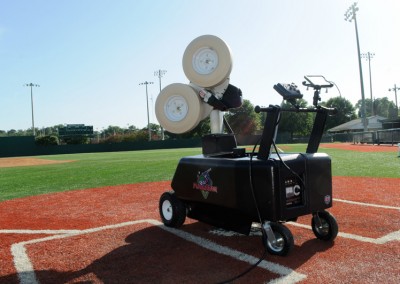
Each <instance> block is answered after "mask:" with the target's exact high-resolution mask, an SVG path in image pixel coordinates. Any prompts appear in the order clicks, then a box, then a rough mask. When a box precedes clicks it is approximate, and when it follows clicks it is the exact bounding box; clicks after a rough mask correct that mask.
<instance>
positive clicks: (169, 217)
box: [159, 191, 186, 228]
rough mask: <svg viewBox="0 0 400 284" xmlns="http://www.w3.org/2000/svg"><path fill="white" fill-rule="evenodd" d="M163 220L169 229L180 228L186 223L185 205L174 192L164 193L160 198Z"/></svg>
mask: <svg viewBox="0 0 400 284" xmlns="http://www.w3.org/2000/svg"><path fill="white" fill-rule="evenodd" d="M159 211H160V216H161V220H162V222H163V223H164V225H165V226H167V227H173V228H179V227H181V226H182V225H183V223H185V219H186V207H185V204H184V203H183V202H182V201H181V200H180V199H178V198H177V197H176V196H175V193H174V191H167V192H164V193H163V194H162V195H161V197H160V203H159Z"/></svg>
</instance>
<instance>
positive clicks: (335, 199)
mask: <svg viewBox="0 0 400 284" xmlns="http://www.w3.org/2000/svg"><path fill="white" fill-rule="evenodd" d="M333 201H338V202H343V203H349V204H354V205H361V206H369V207H377V208H384V209H394V210H400V207H395V206H387V205H379V204H373V203H365V202H357V201H350V200H345V199H337V198H334V199H333Z"/></svg>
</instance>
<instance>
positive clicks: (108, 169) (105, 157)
mask: <svg viewBox="0 0 400 284" xmlns="http://www.w3.org/2000/svg"><path fill="white" fill-rule="evenodd" d="M200 153H201V150H200V149H178V150H152V151H130V152H112V153H94V154H70V155H57V156H37V157H35V158H42V159H49V160H73V161H74V162H71V163H61V164H50V165H43V166H28V167H14V168H0V201H2V200H7V199H12V198H17V197H23V196H31V195H37V194H43V193H49V192H57V191H66V190H72V189H84V188H92V187H100V186H108V185H120V184H131V183H138V182H145V181H161V180H170V179H171V178H172V176H173V173H174V170H175V167H176V165H177V163H178V161H179V159H180V158H181V157H182V156H187V155H194V154H200Z"/></svg>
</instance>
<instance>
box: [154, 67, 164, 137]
mask: <svg viewBox="0 0 400 284" xmlns="http://www.w3.org/2000/svg"><path fill="white" fill-rule="evenodd" d="M165 73H167V70H161V69H159V70H157V71H154V76H157V77H158V80H159V83H160V93H161V78H162V77H163V76H164V75H165ZM161 139H162V140H164V128H163V127H162V126H161Z"/></svg>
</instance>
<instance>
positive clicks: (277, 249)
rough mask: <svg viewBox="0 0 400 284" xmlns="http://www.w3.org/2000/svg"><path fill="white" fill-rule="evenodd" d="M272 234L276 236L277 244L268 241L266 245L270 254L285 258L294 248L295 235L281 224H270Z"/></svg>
mask: <svg viewBox="0 0 400 284" xmlns="http://www.w3.org/2000/svg"><path fill="white" fill-rule="evenodd" d="M270 226H271V229H272V232H273V233H274V235H275V242H273V243H271V242H270V241H269V240H267V243H266V244H265V245H266V247H267V250H268V252H269V253H270V254H273V255H279V256H285V255H287V254H288V253H289V252H290V251H291V250H292V249H293V247H294V240H293V235H292V233H291V232H290V230H289V229H288V228H287V227H286V226H285V225H282V224H280V223H271V224H270Z"/></svg>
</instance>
